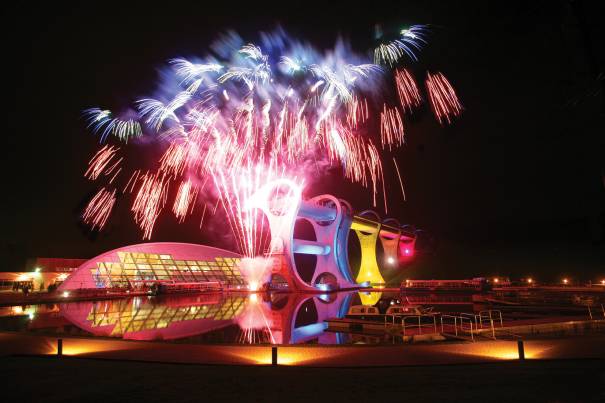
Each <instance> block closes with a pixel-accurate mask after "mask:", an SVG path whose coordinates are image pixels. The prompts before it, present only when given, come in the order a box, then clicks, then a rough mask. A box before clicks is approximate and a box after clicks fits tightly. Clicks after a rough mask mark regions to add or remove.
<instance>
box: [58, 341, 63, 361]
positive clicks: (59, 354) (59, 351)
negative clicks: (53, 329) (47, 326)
mask: <svg viewBox="0 0 605 403" xmlns="http://www.w3.org/2000/svg"><path fill="white" fill-rule="evenodd" d="M62 355H63V339H57V356H59V357H61V356H62Z"/></svg>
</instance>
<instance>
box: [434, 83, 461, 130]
mask: <svg viewBox="0 0 605 403" xmlns="http://www.w3.org/2000/svg"><path fill="white" fill-rule="evenodd" d="M426 89H427V92H428V93H429V99H430V100H431V107H432V108H433V112H434V113H435V116H436V117H437V120H438V121H439V123H441V124H443V123H444V122H445V121H447V122H448V123H450V122H451V120H452V118H453V117H455V116H459V115H460V114H461V113H462V105H461V104H460V101H459V100H458V96H457V95H456V91H454V88H453V87H452V85H451V84H450V82H449V81H448V80H447V78H445V76H444V75H443V74H441V73H436V74H434V75H433V74H431V73H427V77H426Z"/></svg>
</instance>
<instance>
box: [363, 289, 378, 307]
mask: <svg viewBox="0 0 605 403" xmlns="http://www.w3.org/2000/svg"><path fill="white" fill-rule="evenodd" d="M380 297H382V292H363V291H360V292H359V298H360V299H361V305H365V306H374V305H376V303H377V302H378V301H379V300H380Z"/></svg>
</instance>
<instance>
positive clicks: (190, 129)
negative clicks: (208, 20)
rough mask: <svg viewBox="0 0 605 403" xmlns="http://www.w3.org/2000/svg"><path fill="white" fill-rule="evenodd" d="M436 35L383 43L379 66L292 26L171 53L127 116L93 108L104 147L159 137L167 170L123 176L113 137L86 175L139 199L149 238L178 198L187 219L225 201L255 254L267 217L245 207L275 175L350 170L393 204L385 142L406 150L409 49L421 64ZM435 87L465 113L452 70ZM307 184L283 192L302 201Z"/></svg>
mask: <svg viewBox="0 0 605 403" xmlns="http://www.w3.org/2000/svg"><path fill="white" fill-rule="evenodd" d="M425 32H426V27H424V26H413V27H411V28H409V29H407V30H403V31H401V32H399V36H398V37H397V38H396V39H394V40H392V41H390V42H385V43H381V44H380V45H379V46H378V47H377V48H376V49H375V51H374V55H375V60H374V63H372V62H371V61H370V60H367V58H366V57H364V56H360V55H357V54H355V53H354V52H353V51H352V50H351V48H350V46H349V45H348V44H346V43H344V42H343V41H339V42H338V43H337V45H336V46H335V47H334V49H332V50H331V51H328V52H320V51H318V50H316V49H314V48H313V47H311V46H310V45H309V44H306V43H302V42H299V41H297V40H295V39H292V38H290V37H289V36H287V35H286V34H285V33H284V32H283V31H281V30H278V31H277V32H275V33H271V34H263V35H261V41H260V42H259V43H256V44H252V43H248V42H244V41H243V40H241V39H240V38H239V37H237V36H236V35H235V34H232V35H230V36H229V37H228V39H227V40H223V41H221V42H218V43H217V44H216V45H215V46H214V48H213V51H214V52H213V53H214V55H215V56H207V57H205V58H202V59H198V60H196V61H195V62H192V61H189V60H187V59H184V58H175V59H172V60H170V61H169V69H167V71H166V74H164V75H163V78H164V80H165V81H164V82H162V83H160V85H159V86H158V88H160V90H158V91H157V92H155V93H152V94H151V95H150V96H148V97H145V98H143V99H141V100H139V101H137V102H136V104H135V105H136V107H135V108H134V109H133V110H136V112H133V110H129V112H128V113H127V114H124V115H122V116H123V117H126V118H124V119H118V118H115V117H114V116H113V114H112V113H111V112H110V111H109V110H106V109H101V108H91V109H87V110H86V111H85V112H84V114H85V117H86V118H87V121H88V126H89V127H90V128H91V129H92V130H93V131H94V132H96V133H99V134H100V137H101V142H102V143H103V142H106V141H109V140H110V139H114V140H113V141H120V142H122V143H126V142H127V141H128V140H130V139H134V140H137V141H134V142H133V143H135V145H136V143H138V142H139V138H142V139H144V140H145V143H146V144H148V143H150V142H157V143H158V144H159V145H158V147H162V148H163V154H162V156H161V157H160V158H159V160H158V164H157V166H156V168H154V169H151V170H149V169H147V168H144V169H143V168H141V169H137V170H135V171H134V172H133V173H132V174H131V175H130V176H128V175H127V176H124V174H121V172H122V163H123V159H122V157H119V155H118V154H119V153H120V152H121V148H120V147H118V146H114V145H104V146H103V147H102V148H101V149H100V150H99V151H98V152H97V153H96V154H95V155H94V156H93V158H92V159H91V161H90V163H89V167H88V169H87V171H86V173H85V176H86V177H87V178H89V179H90V180H102V179H104V178H106V179H107V182H109V184H111V183H112V182H114V181H115V183H114V184H113V185H112V188H114V187H115V188H119V187H121V188H122V189H123V191H124V193H127V194H128V193H129V194H131V195H132V199H133V204H132V207H131V211H132V213H133V217H134V220H135V222H136V223H137V224H138V225H139V226H140V228H141V230H142V232H143V237H144V238H145V239H149V238H150V237H151V236H152V233H153V229H154V226H155V223H156V222H157V219H158V217H159V215H160V214H161V212H162V211H163V210H164V208H165V207H166V205H167V204H168V206H169V207H168V208H170V206H171V209H172V212H173V213H174V215H175V217H176V219H177V220H178V221H179V222H183V221H184V220H186V219H187V217H188V216H190V215H191V214H192V213H193V212H194V210H195V208H196V205H199V206H203V211H201V215H202V220H201V222H203V217H204V216H205V215H206V214H210V213H211V212H212V210H211V209H212V207H210V206H214V209H215V210H216V208H217V207H218V206H221V207H222V209H223V211H224V212H225V213H226V217H227V218H226V219H227V223H228V224H229V226H230V228H231V230H232V232H233V234H235V238H236V240H237V243H238V246H239V249H240V251H241V252H242V254H244V255H245V256H247V257H254V256H257V255H259V254H262V253H263V252H265V251H266V250H267V247H268V246H267V245H268V242H267V239H266V237H267V236H268V235H266V228H265V226H264V224H263V220H262V217H261V213H259V211H258V210H254V209H252V210H251V209H249V208H246V206H247V204H248V202H249V200H250V199H251V198H252V197H254V194H255V193H256V191H257V190H258V189H259V188H261V187H263V186H265V185H266V184H267V183H270V182H271V181H278V182H279V181H285V182H287V183H289V184H291V188H292V189H300V188H301V187H302V185H303V184H304V183H305V182H308V180H307V179H308V178H309V177H311V176H315V175H316V174H317V172H324V171H326V170H327V169H329V168H340V169H342V173H343V176H344V177H345V178H346V179H348V180H350V181H352V182H355V183H359V184H361V185H362V186H365V187H367V188H368V189H370V190H371V193H372V200H373V203H374V205H376V204H377V201H378V199H379V198H381V197H382V199H383V200H384V206H385V210H386V209H387V203H386V199H387V197H386V189H385V186H384V171H383V166H382V159H381V152H379V150H378V147H377V144H378V142H380V144H381V146H382V147H381V148H382V149H383V150H384V149H388V150H389V151H390V150H392V149H394V148H396V147H398V146H401V145H402V144H403V142H404V112H406V111H408V112H410V111H411V110H412V108H416V107H418V106H419V105H420V104H421V101H422V97H421V95H420V92H419V90H418V87H417V85H416V83H415V81H414V78H413V76H412V74H411V73H410V72H409V71H408V70H407V69H404V68H402V67H398V66H397V65H398V64H400V63H401V62H402V59H403V56H404V55H407V56H408V57H409V58H410V59H411V60H416V58H417V52H418V51H419V50H420V49H421V47H422V46H423V45H424V44H425V43H426V40H425ZM216 55H218V56H216ZM216 57H220V60H217V59H216ZM391 67H396V69H395V70H394V71H393V74H394V78H395V84H396V86H395V88H394V89H393V91H392V92H393V94H394V92H395V91H396V93H397V94H398V97H399V101H400V105H390V104H389V101H387V100H388V99H393V98H395V97H393V96H390V93H389V92H388V91H386V92H384V91H378V88H384V83H385V77H386V76H387V74H388V73H389V71H390V69H391ZM427 89H428V92H429V99H430V100H431V105H432V106H433V108H434V110H435V114H436V116H437V119H438V120H439V121H440V122H444V121H447V122H449V121H450V118H451V117H452V116H455V115H457V114H459V113H460V111H461V106H460V104H459V102H458V100H457V98H456V97H455V92H454V91H453V89H452V88H451V85H450V84H449V82H447V80H445V78H444V77H442V76H441V75H436V76H431V75H429V79H427ZM376 105H382V109H380V107H376ZM133 113H135V114H136V118H134V117H133V116H132V114H133ZM373 116H379V117H380V128H381V130H380V136H378V135H374V134H373V132H374V131H375V127H376V125H375V124H374V123H373ZM143 133H144V134H143ZM141 142H142V141H141ZM395 167H397V165H396V164H395ZM397 173H398V176H399V172H397ZM399 178H400V176H399ZM126 179H127V180H126ZM121 181H123V182H126V183H123V182H121ZM105 186H107V185H105ZM204 187H205V188H204ZM202 189H204V191H202ZM297 192H298V191H295V192H294V193H287V192H286V193H285V194H281V196H280V197H282V198H285V199H286V200H287V199H289V198H290V199H291V198H293V197H294V196H295V195H294V194H295V193H296V194H298V193H297ZM402 192H403V189H402ZM115 193H116V191H115V190H108V189H107V188H106V187H103V188H102V189H101V191H99V192H98V193H97V195H96V196H95V197H94V198H93V199H92V200H91V201H90V203H89V205H88V206H87V208H86V211H85V212H84V221H85V222H86V223H88V224H89V225H91V226H93V228H96V229H101V228H102V227H103V226H104V225H105V223H106V222H107V218H108V216H109V214H110V212H111V210H112V209H113V205H114V204H115ZM296 197H299V195H298V196H296ZM169 200H170V202H169ZM207 207H209V208H207ZM200 210H202V209H201V208H200ZM207 210H208V211H207ZM200 225H201V224H200Z"/></svg>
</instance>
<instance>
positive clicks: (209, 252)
mask: <svg viewBox="0 0 605 403" xmlns="http://www.w3.org/2000/svg"><path fill="white" fill-rule="evenodd" d="M120 252H124V253H146V254H158V255H170V256H171V258H172V259H174V260H204V261H213V260H214V259H216V258H240V257H241V255H240V254H238V253H235V252H230V251H228V250H225V249H220V248H215V247H212V246H206V245H199V244H192V243H181V242H149V243H141V244H135V245H128V246H123V247H121V248H117V249H113V250H110V251H108V252H105V253H102V254H100V255H98V256H95V257H93V258H92V259H89V260H87V261H86V262H84V263H82V264H81V265H80V266H79V267H78V268H77V269H76V270H75V271H74V272H73V273H72V274H71V275H70V276H69V277H68V278H67V279H66V280H65V281H64V282H63V283H62V284H61V286H60V287H59V291H63V290H73V289H79V288H100V287H99V286H98V285H97V284H96V282H95V281H94V279H93V276H92V273H91V269H96V268H97V267H98V263H101V262H103V263H120V262H121V260H120V257H119V255H118V253H120Z"/></svg>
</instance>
